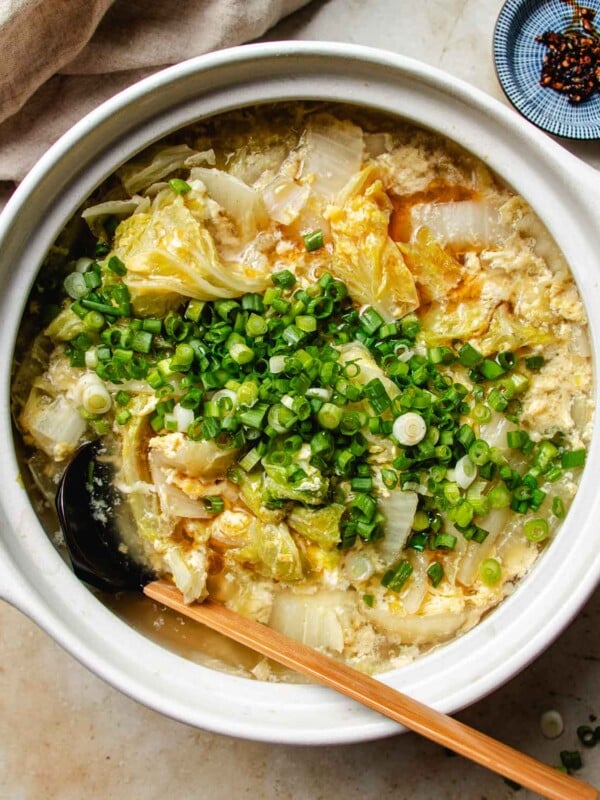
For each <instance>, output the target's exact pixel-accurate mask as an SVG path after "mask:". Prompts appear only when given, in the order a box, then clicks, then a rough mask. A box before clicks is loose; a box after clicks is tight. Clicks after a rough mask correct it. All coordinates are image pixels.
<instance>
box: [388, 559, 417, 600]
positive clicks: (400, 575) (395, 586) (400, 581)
mask: <svg viewBox="0 0 600 800" xmlns="http://www.w3.org/2000/svg"><path fill="white" fill-rule="evenodd" d="M412 573H413V568H412V566H411V564H410V563H409V562H408V561H407V560H406V559H402V561H401V562H400V563H399V564H398V565H397V566H396V567H395V568H394V569H390V570H388V571H387V572H386V573H385V575H384V576H383V578H382V579H381V583H382V585H383V586H385V588H386V589H391V590H392V591H393V592H400V591H401V590H402V587H403V586H404V584H405V583H406V581H407V580H408V579H409V578H410V576H411V575H412Z"/></svg>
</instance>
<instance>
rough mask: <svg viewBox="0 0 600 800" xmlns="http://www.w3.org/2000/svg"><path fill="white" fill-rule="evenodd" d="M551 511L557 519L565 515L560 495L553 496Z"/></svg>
mask: <svg viewBox="0 0 600 800" xmlns="http://www.w3.org/2000/svg"><path fill="white" fill-rule="evenodd" d="M552 513H553V514H554V516H555V517H557V518H558V519H562V518H563V517H564V516H565V514H566V510H565V504H564V502H563V500H562V499H561V498H560V497H555V498H554V499H553V500H552Z"/></svg>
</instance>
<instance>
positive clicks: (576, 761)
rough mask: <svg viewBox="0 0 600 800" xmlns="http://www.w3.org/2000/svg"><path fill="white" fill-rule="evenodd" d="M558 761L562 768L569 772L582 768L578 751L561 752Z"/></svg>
mask: <svg viewBox="0 0 600 800" xmlns="http://www.w3.org/2000/svg"><path fill="white" fill-rule="evenodd" d="M560 760H561V762H562V765H563V767H565V768H566V769H568V770H569V771H570V770H578V769H581V768H582V766H583V762H582V760H581V753H580V752H579V750H561V752H560Z"/></svg>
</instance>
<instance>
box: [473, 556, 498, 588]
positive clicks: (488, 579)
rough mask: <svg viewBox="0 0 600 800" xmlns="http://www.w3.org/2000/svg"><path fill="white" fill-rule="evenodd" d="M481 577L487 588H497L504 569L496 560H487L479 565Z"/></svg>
mask: <svg viewBox="0 0 600 800" xmlns="http://www.w3.org/2000/svg"><path fill="white" fill-rule="evenodd" d="M478 572H479V577H480V578H481V580H482V581H483V583H485V584H486V586H495V584H497V583H498V581H499V580H500V579H501V578H502V567H501V566H500V562H499V561H498V560H497V559H495V558H486V559H484V560H483V561H482V562H481V564H480V565H479V570H478Z"/></svg>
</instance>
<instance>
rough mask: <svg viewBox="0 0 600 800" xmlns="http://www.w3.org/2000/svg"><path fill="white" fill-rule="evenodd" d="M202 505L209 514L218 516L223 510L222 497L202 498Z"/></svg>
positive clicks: (223, 502)
mask: <svg viewBox="0 0 600 800" xmlns="http://www.w3.org/2000/svg"><path fill="white" fill-rule="evenodd" d="M202 499H203V501H204V505H205V506H206V510H207V511H208V513H209V514H220V513H221V511H223V510H224V509H225V501H224V500H223V498H222V497H203V498H202Z"/></svg>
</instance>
